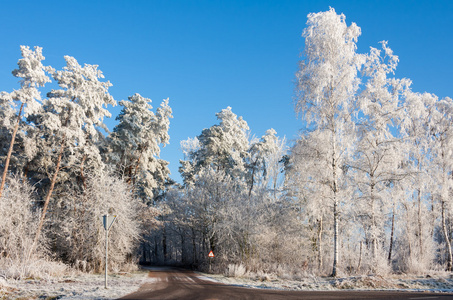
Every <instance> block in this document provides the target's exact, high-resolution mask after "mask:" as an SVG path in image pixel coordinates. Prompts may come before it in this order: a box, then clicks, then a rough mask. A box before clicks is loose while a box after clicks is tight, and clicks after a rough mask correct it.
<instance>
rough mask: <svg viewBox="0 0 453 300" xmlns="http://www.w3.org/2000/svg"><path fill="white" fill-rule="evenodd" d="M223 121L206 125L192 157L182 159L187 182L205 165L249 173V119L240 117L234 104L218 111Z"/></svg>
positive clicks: (241, 175) (232, 172) (238, 174)
mask: <svg viewBox="0 0 453 300" xmlns="http://www.w3.org/2000/svg"><path fill="white" fill-rule="evenodd" d="M216 116H217V119H218V120H219V121H220V124H218V125H214V126H211V127H210V128H207V129H204V130H203V131H202V133H201V134H200V135H199V136H198V137H197V140H198V144H199V147H197V148H195V149H194V150H196V151H190V152H189V153H188V155H187V156H188V160H186V161H181V168H180V172H181V174H182V176H183V179H184V182H185V183H190V180H191V179H193V176H194V175H195V174H198V173H199V172H200V171H201V170H203V169H204V168H212V169H213V170H216V171H223V172H225V173H226V174H228V175H230V176H232V177H234V178H237V179H243V178H244V177H245V174H246V167H245V158H246V157H247V156H248V149H249V140H248V130H249V127H248V125H247V122H246V121H245V120H243V119H242V117H238V116H237V115H236V114H234V113H233V112H232V110H231V107H227V108H226V109H222V110H221V111H220V112H219V113H217V114H216Z"/></svg>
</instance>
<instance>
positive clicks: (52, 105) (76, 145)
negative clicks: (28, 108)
mask: <svg viewBox="0 0 453 300" xmlns="http://www.w3.org/2000/svg"><path fill="white" fill-rule="evenodd" d="M65 60H66V66H65V67H64V68H63V70H61V71H53V72H52V76H53V78H54V79H55V80H56V81H57V82H58V84H59V86H60V87H61V89H58V90H52V91H51V92H49V93H48V95H47V97H48V98H47V99H45V100H44V101H43V110H42V111H41V112H39V113H37V115H36V116H35V120H36V123H37V124H38V125H39V126H37V127H36V131H37V133H36V137H37V143H39V144H40V145H41V151H42V154H43V155H44V157H46V156H47V157H48V159H47V161H48V162H49V163H50V164H49V166H48V169H47V172H48V173H49V174H52V175H51V176H49V179H50V187H49V188H48V191H47V194H46V196H45V199H44V206H43V211H42V215H41V218H40V222H39V225H38V228H37V231H36V237H35V241H34V243H35V244H36V242H37V241H38V239H39V236H40V233H41V229H42V226H43V224H44V219H45V215H46V212H47V207H48V205H49V201H50V198H51V196H52V192H53V190H54V188H55V184H56V182H57V179H58V175H59V172H60V169H61V166H62V163H64V167H65V168H71V167H74V166H78V169H80V173H81V176H82V177H83V176H84V175H83V167H82V166H83V157H84V155H86V154H88V153H89V154H90V156H92V157H94V158H95V159H96V160H98V161H101V160H100V153H99V150H98V149H97V148H96V146H95V144H96V142H97V141H98V140H99V138H100V136H101V135H102V134H101V132H100V129H105V130H106V129H107V128H106V127H105V125H104V124H103V118H104V117H109V116H110V112H109V111H108V110H107V105H109V104H110V105H115V104H116V102H115V100H114V99H113V97H112V96H111V95H110V94H109V92H108V89H109V87H110V86H111V84H110V82H108V81H107V82H102V81H99V79H101V78H104V75H103V74H102V72H101V71H100V70H98V66H97V65H89V64H85V66H83V67H82V66H81V65H79V63H78V62H77V61H76V59H75V58H73V57H70V56H65ZM84 147H86V148H84ZM82 149H84V150H82ZM63 158H65V159H64V160H63Z"/></svg>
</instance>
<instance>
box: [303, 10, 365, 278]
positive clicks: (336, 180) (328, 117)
mask: <svg viewBox="0 0 453 300" xmlns="http://www.w3.org/2000/svg"><path fill="white" fill-rule="evenodd" d="M345 19H346V18H345V16H344V15H343V14H341V15H337V13H336V12H335V10H334V9H333V8H331V9H330V10H329V11H326V12H320V13H311V14H309V15H308V21H307V27H306V28H305V30H304V32H303V37H304V38H305V50H304V59H303V60H302V61H301V62H300V66H299V71H298V72H297V73H296V78H297V93H296V100H295V109H296V111H297V112H298V113H300V114H301V115H302V118H303V120H304V121H306V122H307V123H308V125H309V126H310V127H311V128H312V130H313V131H314V132H316V133H315V134H316V135H319V136H322V137H323V139H325V141H326V144H325V145H322V147H323V148H325V149H326V151H325V155H326V156H325V157H324V158H323V159H322V161H323V162H325V165H324V166H323V169H324V170H329V177H328V178H327V181H324V182H322V183H321V182H320V184H324V185H328V186H329V189H330V195H329V196H328V198H329V201H328V202H327V203H326V204H325V205H331V206H332V218H333V224H334V225H333V226H334V236H333V269H332V276H336V275H337V268H338V259H339V254H338V251H339V228H338V226H339V205H340V203H341V202H342V201H344V200H345V196H344V195H341V190H342V188H341V187H342V182H343V181H344V179H345V176H344V171H345V169H344V166H345V165H347V157H348V152H350V151H351V150H352V149H353V140H352V139H351V138H350V134H349V131H351V130H352V129H353V128H354V126H353V122H352V120H351V117H352V114H353V112H354V111H355V102H356V101H355V97H356V96H357V95H356V94H357V90H358V88H359V83H360V78H359V77H358V71H359V69H360V68H361V65H362V63H363V56H361V55H358V54H357V53H356V48H357V46H356V42H357V38H358V37H359V35H360V28H359V27H358V26H357V25H356V24H355V23H352V24H351V25H350V26H347V24H346V20H345Z"/></svg>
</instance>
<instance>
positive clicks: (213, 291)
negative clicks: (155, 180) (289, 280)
mask: <svg viewBox="0 0 453 300" xmlns="http://www.w3.org/2000/svg"><path fill="white" fill-rule="evenodd" d="M149 277H150V279H149V280H148V282H147V283H145V284H144V285H142V287H141V288H140V289H139V290H138V291H137V292H135V293H132V294H129V295H126V296H124V297H123V298H121V299H185V300H191V299H193V300H195V299H197V300H198V299H206V300H208V299H219V300H220V299H225V300H230V299H263V300H264V299H269V300H278V299H413V300H424V299H426V300H428V299H430V300H435V299H453V294H439V293H426V292H398V291H326V292H323V291H282V290H271V289H252V288H244V287H238V286H232V285H225V284H222V283H218V282H214V281H210V280H209V279H208V278H205V277H202V276H200V275H198V274H196V273H194V272H191V271H186V270H178V269H161V270H153V271H150V272H149Z"/></svg>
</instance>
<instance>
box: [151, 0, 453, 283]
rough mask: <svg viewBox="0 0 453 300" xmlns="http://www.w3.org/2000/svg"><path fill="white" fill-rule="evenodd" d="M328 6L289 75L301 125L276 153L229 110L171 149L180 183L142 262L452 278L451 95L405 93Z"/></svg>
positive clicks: (401, 82)
mask: <svg viewBox="0 0 453 300" xmlns="http://www.w3.org/2000/svg"><path fill="white" fill-rule="evenodd" d="M360 33H361V30H360V28H359V27H358V26H357V25H355V24H354V23H353V24H352V25H350V26H347V25H346V21H345V16H344V15H338V14H336V12H335V10H334V9H330V10H329V11H327V12H321V13H316V14H310V15H308V22H307V27H306V29H305V30H304V32H303V37H304V38H305V51H304V55H303V60H302V61H301V62H300V65H299V70H298V72H297V73H296V81H297V86H296V95H295V101H294V104H295V110H296V112H297V113H299V115H300V117H301V119H302V121H303V122H304V123H303V124H304V129H303V130H301V132H300V135H299V137H298V138H297V139H296V140H295V141H293V142H292V143H291V145H290V147H289V149H286V146H285V145H286V143H285V142H284V140H283V139H281V138H278V137H277V136H276V133H275V131H273V130H269V131H268V132H267V133H266V134H265V135H264V136H263V137H261V138H260V139H256V138H253V137H251V135H250V132H249V128H248V126H247V123H246V122H245V121H244V120H243V119H242V118H240V117H237V116H236V115H235V114H233V113H232V111H231V109H230V108H227V109H224V110H222V111H221V112H219V113H218V114H217V118H218V120H219V124H217V125H214V126H212V127H210V128H208V129H204V130H203V131H202V132H201V134H200V135H199V136H197V137H196V138H194V139H189V140H187V141H184V142H183V143H182V144H181V145H182V148H183V151H184V154H185V159H184V160H183V161H181V167H180V172H181V175H182V177H183V179H184V185H183V186H181V187H176V188H171V189H169V190H167V192H166V193H165V194H164V195H163V198H162V199H163V200H162V202H160V207H161V208H162V210H163V211H164V214H163V215H162V216H161V217H160V220H161V221H162V223H163V227H161V228H160V229H159V230H156V231H153V234H152V235H151V236H150V237H149V238H148V240H147V243H145V248H144V254H143V259H144V260H145V261H149V262H153V263H156V262H160V263H182V264H186V265H195V266H197V267H199V268H204V269H207V268H208V264H209V260H208V257H207V253H208V252H209V251H210V250H212V251H214V254H215V255H216V257H215V259H213V260H212V263H213V264H214V268H217V270H219V271H222V272H223V271H224V270H227V272H229V273H231V274H233V275H234V274H235V273H241V274H244V273H246V272H250V273H254V274H260V272H261V273H263V272H264V273H266V272H272V273H277V274H280V275H282V276H284V275H285V274H286V275H288V274H289V276H299V275H301V274H304V272H310V273H312V272H313V273H315V274H320V275H333V276H337V275H339V274H340V275H344V274H387V273H389V272H405V273H406V272H409V273H426V272H429V271H432V270H447V271H451V269H452V252H451V239H452V231H453V226H452V224H453V222H452V220H453V218H452V217H453V216H452V212H453V211H452V209H453V207H452V204H453V201H452V200H451V198H452V187H453V176H452V175H453V173H452V170H453V165H452V163H453V157H452V155H453V151H452V150H451V149H452V146H453V144H452V142H453V126H452V125H453V119H452V116H453V114H452V113H453V100H452V99H450V98H448V97H447V98H444V99H439V98H438V97H437V96H436V95H434V94H431V93H423V94H420V93H416V92H413V91H412V90H411V88H410V85H411V81H410V80H409V79H406V78H403V79H399V78H396V77H395V76H394V75H393V74H394V72H395V70H396V67H397V64H398V57H397V56H396V55H394V54H393V52H392V50H391V49H390V48H389V47H388V45H387V43H386V42H382V43H381V45H382V49H381V50H379V49H376V48H372V47H371V48H370V52H369V53H366V54H360V53H357V52H356V49H357V47H356V42H357V39H358V37H359V35H360Z"/></svg>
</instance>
